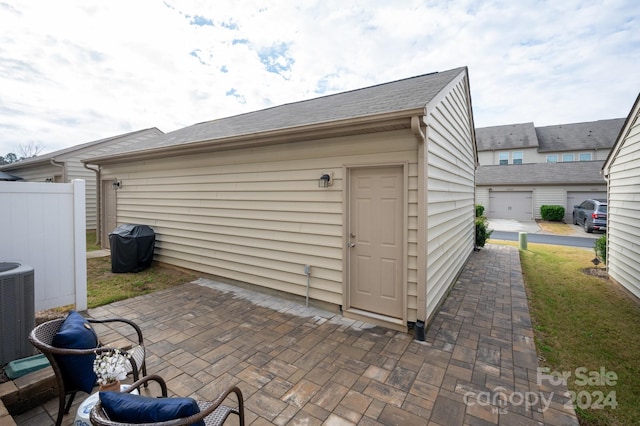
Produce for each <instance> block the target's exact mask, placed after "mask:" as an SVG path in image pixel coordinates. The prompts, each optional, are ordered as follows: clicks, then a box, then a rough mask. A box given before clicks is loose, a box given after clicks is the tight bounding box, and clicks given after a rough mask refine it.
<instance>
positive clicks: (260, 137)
mask: <svg viewBox="0 0 640 426" xmlns="http://www.w3.org/2000/svg"><path fill="white" fill-rule="evenodd" d="M415 115H424V108H422V107H421V108H414V109H410V110H404V111H396V112H393V113H385V114H377V115H370V116H364V117H356V118H349V119H345V120H338V121H326V122H322V123H314V124H308V125H303V126H297V127H288V128H280V129H272V130H265V131H261V132H258V133H246V134H238V135H229V136H222V137H220V138H218V139H203V140H194V141H188V142H179V143H176V144H171V145H167V146H155V147H150V148H144V149H141V150H137V151H128V152H123V153H120V154H111V155H108V156H102V157H93V158H90V159H86V160H82V161H83V162H86V163H89V164H96V165H97V164H118V163H122V162H130V161H137V160H143V159H144V160H147V159H155V158H164V157H167V156H169V155H174V154H176V153H178V154H179V155H187V154H197V153H202V152H211V151H215V150H231V149H239V148H248V147H256V146H267V145H277V144H283V143H290V142H297V141H302V140H306V139H309V138H312V137H319V138H325V137H335V136H341V135H351V134H356V133H358V132H365V131H367V130H370V129H372V128H377V127H380V128H383V127H384V126H386V125H393V124H402V125H403V126H406V127H409V126H410V120H411V117H413V116H415ZM385 121H388V123H386V124H385V123H384V122H385ZM165 135H169V136H170V135H171V133H166V134H165ZM158 137H163V135H160V136H158Z"/></svg>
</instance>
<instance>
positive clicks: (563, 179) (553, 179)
mask: <svg viewBox="0 0 640 426" xmlns="http://www.w3.org/2000/svg"><path fill="white" fill-rule="evenodd" d="M603 163H604V162H603V161H576V162H571V163H569V162H567V163H531V164H511V165H504V166H480V167H478V169H477V170H476V185H485V186H486V185H571V184H599V185H600V184H604V183H605V180H604V177H602V176H601V175H600V169H601V168H602V164H603Z"/></svg>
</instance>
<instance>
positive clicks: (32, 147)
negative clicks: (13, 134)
mask: <svg viewBox="0 0 640 426" xmlns="http://www.w3.org/2000/svg"><path fill="white" fill-rule="evenodd" d="M43 149H44V145H40V144H38V143H36V142H29V143H28V144H26V145H20V146H19V147H18V154H20V158H31V157H35V156H36V155H38V154H40V153H41V152H42V150H43Z"/></svg>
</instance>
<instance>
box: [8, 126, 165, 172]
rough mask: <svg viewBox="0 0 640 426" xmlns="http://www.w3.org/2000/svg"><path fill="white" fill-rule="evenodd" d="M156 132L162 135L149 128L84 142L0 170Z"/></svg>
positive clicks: (44, 160)
mask: <svg viewBox="0 0 640 426" xmlns="http://www.w3.org/2000/svg"><path fill="white" fill-rule="evenodd" d="M154 130H155V131H157V132H159V133H162V130H160V129H158V128H157V127H150V128H148V129H142V130H135V131H133V132H129V133H123V134H121V135H116V136H110V137H108V138H104V139H99V140H95V141H91V142H85V143H81V144H79V145H73V146H70V147H68V148H63V149H59V150H57V151H52V152H48V153H46V154H41V155H37V156H35V157H31V158H25V159H24V160H20V161H18V162H15V163H10V164H6V165H3V166H0V170H2V169H7V170H10V169H13V168H17V167H25V166H31V165H33V164H40V163H45V162H46V163H48V162H49V160H51V159H55V158H56V157H60V156H62V155H65V154H70V153H74V152H76V151H80V150H81V149H85V148H89V147H93V146H96V145H99V144H102V143H105V142H111V141H115V140H118V139H125V138H132V137H133V136H135V135H137V134H138V133H146V132H149V131H154Z"/></svg>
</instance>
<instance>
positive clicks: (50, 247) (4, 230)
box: [0, 180, 87, 311]
mask: <svg viewBox="0 0 640 426" xmlns="http://www.w3.org/2000/svg"><path fill="white" fill-rule="evenodd" d="M85 214H86V213H85V182H84V180H74V181H73V182H72V183H35V182H0V262H19V263H22V264H27V265H29V266H31V267H33V269H34V273H35V281H34V282H35V284H34V293H35V310H36V311H41V310H44V309H50V308H55V307H58V306H64V305H70V304H74V305H75V308H76V309H77V310H79V311H82V310H85V309H87V257H86V223H85Z"/></svg>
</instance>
